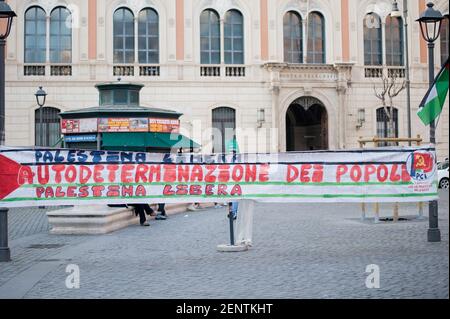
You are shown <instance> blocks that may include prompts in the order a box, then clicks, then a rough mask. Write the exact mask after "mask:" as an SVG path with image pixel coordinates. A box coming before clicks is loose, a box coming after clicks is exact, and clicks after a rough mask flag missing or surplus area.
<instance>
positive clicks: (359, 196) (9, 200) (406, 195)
mask: <svg viewBox="0 0 450 319" xmlns="http://www.w3.org/2000/svg"><path fill="white" fill-rule="evenodd" d="M437 195H438V193H437V192H436V193H424V194H415V193H406V194H320V195H308V194H249V195H242V196H231V195H227V196H225V195H202V196H190V195H182V196H180V195H173V196H167V197H166V198H167V199H171V198H189V199H195V198H231V199H235V198H236V197H239V198H270V197H272V198H377V197H380V198H403V197H428V196H437ZM163 197H164V196H158V195H152V196H126V197H123V196H116V197H107V196H104V197H78V198H76V199H77V200H101V199H133V198H139V199H145V198H148V199H151V198H163ZM73 199H74V198H63V197H61V198H55V197H53V198H37V197H30V198H26V197H15V198H8V199H4V200H3V201H4V202H20V201H29V200H33V201H49V200H61V201H64V200H73Z"/></svg>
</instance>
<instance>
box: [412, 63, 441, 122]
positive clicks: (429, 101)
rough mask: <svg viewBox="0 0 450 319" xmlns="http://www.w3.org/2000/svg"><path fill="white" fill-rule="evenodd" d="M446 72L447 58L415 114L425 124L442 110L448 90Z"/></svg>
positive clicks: (431, 120)
mask: <svg viewBox="0 0 450 319" xmlns="http://www.w3.org/2000/svg"><path fill="white" fill-rule="evenodd" d="M448 74H449V60H448V59H447V62H445V64H444V66H443V67H442V69H441V71H439V74H438V76H437V77H436V79H435V80H434V83H433V86H432V87H431V88H430V89H429V90H428V92H427V94H426V95H425V97H424V98H423V100H422V102H421V103H420V106H419V110H418V111H417V115H418V116H419V117H420V119H421V120H422V122H423V124H425V125H430V123H431V122H433V121H434V120H435V119H436V118H437V117H438V116H439V114H441V112H442V108H443V107H444V103H445V99H446V97H447V92H448Z"/></svg>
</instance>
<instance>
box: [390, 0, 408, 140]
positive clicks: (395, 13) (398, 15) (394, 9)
mask: <svg viewBox="0 0 450 319" xmlns="http://www.w3.org/2000/svg"><path fill="white" fill-rule="evenodd" d="M391 17H393V18H401V17H402V13H401V12H400V10H399V9H398V3H397V0H394V2H393V3H392V11H391ZM403 23H404V36H405V77H406V83H405V84H406V116H407V123H408V138H409V139H410V138H411V137H412V129H411V81H410V78H409V38H408V0H403ZM408 145H409V146H411V141H408Z"/></svg>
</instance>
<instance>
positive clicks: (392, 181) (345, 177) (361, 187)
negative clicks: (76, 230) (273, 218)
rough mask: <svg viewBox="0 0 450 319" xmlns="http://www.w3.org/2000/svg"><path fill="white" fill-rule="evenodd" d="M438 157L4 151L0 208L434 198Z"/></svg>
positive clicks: (424, 153)
mask: <svg viewBox="0 0 450 319" xmlns="http://www.w3.org/2000/svg"><path fill="white" fill-rule="evenodd" d="M436 175H437V174H436V165H435V150H434V149H433V148H430V147H418V148H412V147H405V148H378V149H364V150H342V151H317V152H313V151H311V152H298V153H278V154H217V155H202V154H182V155H177V154H153V153H137V152H113V151H91V150H89V151H88V150H67V149H19V148H6V147H1V148H0V206H3V207H21V206H40V205H47V206H51V205H89V204H93V203H95V204H99V203H104V204H121V203H126V204H131V203H175V202H214V201H232V200H239V199H252V200H256V201H265V202H418V201H429V200H434V199H437V176H436Z"/></svg>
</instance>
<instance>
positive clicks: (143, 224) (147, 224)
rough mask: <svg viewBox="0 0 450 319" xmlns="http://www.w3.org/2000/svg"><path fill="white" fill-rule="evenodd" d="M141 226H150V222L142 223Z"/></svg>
mask: <svg viewBox="0 0 450 319" xmlns="http://www.w3.org/2000/svg"><path fill="white" fill-rule="evenodd" d="M141 226H150V224H149V223H148V222H145V223H142V224H141Z"/></svg>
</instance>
